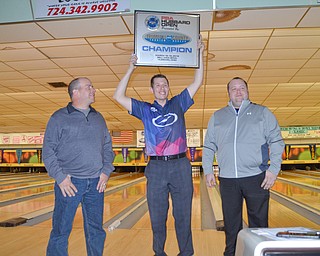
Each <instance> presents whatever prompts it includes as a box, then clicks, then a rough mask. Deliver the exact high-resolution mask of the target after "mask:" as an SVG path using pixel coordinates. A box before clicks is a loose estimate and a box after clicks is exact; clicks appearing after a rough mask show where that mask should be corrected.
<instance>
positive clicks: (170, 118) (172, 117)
mask: <svg viewBox="0 0 320 256" xmlns="http://www.w3.org/2000/svg"><path fill="white" fill-rule="evenodd" d="M177 120H178V116H177V115H176V114H175V113H168V114H166V115H164V116H162V115H160V116H157V117H155V118H152V123H153V125H154V126H156V127H166V126H170V125H173V124H174V123H175V122H177Z"/></svg>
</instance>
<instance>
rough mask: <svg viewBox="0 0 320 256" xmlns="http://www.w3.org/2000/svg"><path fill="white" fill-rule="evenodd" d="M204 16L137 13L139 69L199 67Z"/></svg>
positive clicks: (135, 39) (136, 29)
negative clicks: (201, 26)
mask: <svg viewBox="0 0 320 256" xmlns="http://www.w3.org/2000/svg"><path fill="white" fill-rule="evenodd" d="M199 33H200V15H199V14H186V13H169V12H152V11H135V13H134V52H135V54H136V55H137V57H138V60H137V64H136V65H137V66H164V67H192V68H198V67H199V49H198V46H197V44H198V38H199Z"/></svg>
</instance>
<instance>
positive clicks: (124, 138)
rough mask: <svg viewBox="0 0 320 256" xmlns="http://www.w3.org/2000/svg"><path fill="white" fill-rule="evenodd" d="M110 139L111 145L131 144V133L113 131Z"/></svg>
mask: <svg viewBox="0 0 320 256" xmlns="http://www.w3.org/2000/svg"><path fill="white" fill-rule="evenodd" d="M111 137H112V143H113V144H130V143H131V144H132V142H133V131H113V132H112V133H111Z"/></svg>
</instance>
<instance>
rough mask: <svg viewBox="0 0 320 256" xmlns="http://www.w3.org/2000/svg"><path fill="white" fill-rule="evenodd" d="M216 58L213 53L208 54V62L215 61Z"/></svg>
mask: <svg viewBox="0 0 320 256" xmlns="http://www.w3.org/2000/svg"><path fill="white" fill-rule="evenodd" d="M215 57H216V55H214V54H213V53H210V52H208V54H207V60H208V61H211V60H213V59H214V58H215Z"/></svg>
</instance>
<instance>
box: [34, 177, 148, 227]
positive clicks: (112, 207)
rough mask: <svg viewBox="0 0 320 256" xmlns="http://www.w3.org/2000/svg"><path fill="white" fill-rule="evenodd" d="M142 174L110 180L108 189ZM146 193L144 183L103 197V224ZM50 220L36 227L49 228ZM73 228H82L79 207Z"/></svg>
mask: <svg viewBox="0 0 320 256" xmlns="http://www.w3.org/2000/svg"><path fill="white" fill-rule="evenodd" d="M141 176H142V174H137V175H132V176H130V177H129V176H128V177H126V178H123V179H121V180H120V179H119V180H110V181H109V182H108V187H112V186H115V185H119V184H121V183H126V182H129V181H132V180H134V179H136V178H138V177H141ZM145 193H146V182H140V183H138V184H135V185H133V186H130V187H128V188H125V189H124V190H121V191H118V192H115V193H112V194H110V195H107V196H105V197H104V216H103V219H104V222H106V221H108V220H109V219H111V218H113V217H114V216H116V215H117V214H118V213H119V212H121V211H122V210H124V209H126V208H127V207H129V206H130V205H132V204H133V203H134V202H136V201H137V200H138V199H140V198H141V197H143V196H144V195H145ZM51 222H52V220H51V219H49V220H47V221H44V222H41V223H39V224H37V226H41V227H50V228H51V226H52V225H51V224H52V223H51ZM73 228H81V229H82V228H83V218H82V208H81V207H79V208H78V209H77V212H76V216H75V219H74V223H73Z"/></svg>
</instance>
